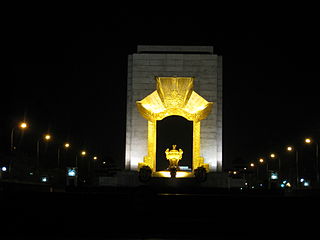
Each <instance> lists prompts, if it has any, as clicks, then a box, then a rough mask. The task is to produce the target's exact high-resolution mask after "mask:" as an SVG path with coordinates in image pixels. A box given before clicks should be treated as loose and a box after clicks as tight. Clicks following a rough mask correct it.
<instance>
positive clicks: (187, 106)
mask: <svg viewBox="0 0 320 240" xmlns="http://www.w3.org/2000/svg"><path fill="white" fill-rule="evenodd" d="M193 81H194V78H193V77H156V82H157V90H156V91H154V92H153V93H151V94H150V95H148V96H147V97H145V98H144V99H143V100H141V101H137V102H136V103H137V107H138V110H139V112H140V113H141V114H142V116H143V117H144V118H146V119H147V120H149V121H155V120H162V119H163V118H165V117H168V116H171V115H179V116H182V117H185V118H186V119H188V120H189V121H195V122H198V121H200V120H202V119H205V118H206V117H207V116H208V114H209V113H210V112H211V109H212V105H213V103H212V102H208V101H206V100H205V99H204V98H203V97H201V96H200V95H199V94H197V93H196V92H195V91H193Z"/></svg>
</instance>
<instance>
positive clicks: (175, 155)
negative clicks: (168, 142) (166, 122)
mask: <svg viewBox="0 0 320 240" xmlns="http://www.w3.org/2000/svg"><path fill="white" fill-rule="evenodd" d="M176 147H177V145H172V148H173V149H172V150H169V148H167V150H166V151H165V153H166V158H167V159H168V161H169V169H172V168H175V169H176V170H179V161H180V160H181V159H182V154H183V151H182V149H181V148H180V149H179V151H178V150H176Z"/></svg>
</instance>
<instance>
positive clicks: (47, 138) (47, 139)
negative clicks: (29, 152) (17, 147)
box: [36, 133, 51, 173]
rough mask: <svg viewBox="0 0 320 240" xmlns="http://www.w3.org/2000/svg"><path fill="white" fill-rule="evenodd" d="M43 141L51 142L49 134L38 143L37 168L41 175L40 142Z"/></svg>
mask: <svg viewBox="0 0 320 240" xmlns="http://www.w3.org/2000/svg"><path fill="white" fill-rule="evenodd" d="M41 140H44V141H46V142H49V141H50V140H51V135H50V134H49V133H47V134H45V135H43V137H42V138H39V139H38V141H37V163H36V168H37V170H38V173H39V170H40V169H39V168H40V166H39V161H40V141H41Z"/></svg>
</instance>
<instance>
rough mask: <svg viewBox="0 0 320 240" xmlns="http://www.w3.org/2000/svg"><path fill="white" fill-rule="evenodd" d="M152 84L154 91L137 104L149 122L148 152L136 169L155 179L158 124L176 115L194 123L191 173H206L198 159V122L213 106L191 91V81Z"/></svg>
mask: <svg viewBox="0 0 320 240" xmlns="http://www.w3.org/2000/svg"><path fill="white" fill-rule="evenodd" d="M155 80H156V90H155V91H154V92H153V93H151V94H150V95H148V96H147V97H145V98H144V99H142V100H141V101H137V102H136V104H137V108H138V110H139V112H140V113H141V115H142V116H143V117H144V118H145V119H146V120H148V146H147V147H148V152H147V155H146V156H145V157H144V158H143V162H140V163H139V164H138V168H139V169H140V168H141V167H143V166H148V167H150V168H151V170H152V172H153V175H154V176H156V175H157V174H156V173H157V166H156V162H157V161H156V157H157V156H156V155H157V154H156V153H157V143H156V140H157V121H159V120H162V119H164V118H166V117H168V116H173V115H175V116H181V117H183V118H185V119H187V120H189V121H192V123H193V130H192V132H193V134H192V170H195V169H197V168H198V167H205V168H206V169H207V171H208V170H209V166H208V164H205V163H204V159H203V157H201V156H200V122H201V120H203V119H205V118H206V117H207V116H208V115H209V113H210V112H211V110H212V105H213V103H212V102H208V101H206V100H205V99H204V98H203V97H201V96H200V95H199V94H197V93H196V92H195V91H193V82H194V78H193V77H156V78H155ZM177 176H178V175H177Z"/></svg>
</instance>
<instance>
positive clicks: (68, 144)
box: [57, 142, 70, 168]
mask: <svg viewBox="0 0 320 240" xmlns="http://www.w3.org/2000/svg"><path fill="white" fill-rule="evenodd" d="M69 147H70V143H68V142H66V143H64V144H63V148H64V149H65V150H66V151H67V150H68V149H69ZM60 151H61V148H60V147H58V152H57V164H58V168H60Z"/></svg>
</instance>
